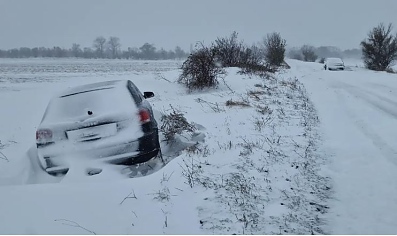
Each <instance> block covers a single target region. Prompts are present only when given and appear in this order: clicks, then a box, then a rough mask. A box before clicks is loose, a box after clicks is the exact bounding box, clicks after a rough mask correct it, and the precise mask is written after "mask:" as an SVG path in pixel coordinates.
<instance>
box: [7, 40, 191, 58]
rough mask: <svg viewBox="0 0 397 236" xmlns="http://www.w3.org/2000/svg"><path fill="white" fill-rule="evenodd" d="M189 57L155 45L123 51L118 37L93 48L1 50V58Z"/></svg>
mask: <svg viewBox="0 0 397 236" xmlns="http://www.w3.org/2000/svg"><path fill="white" fill-rule="evenodd" d="M188 56H189V53H187V52H185V51H184V50H183V49H182V48H181V47H179V46H176V47H175V49H174V50H165V49H163V48H160V49H157V48H156V47H155V45H154V44H151V43H145V44H143V45H142V46H141V47H139V48H136V47H128V48H127V50H122V49H121V43H120V39H119V38H118V37H109V39H106V38H104V37H102V36H99V37H97V38H95V40H94V41H93V44H92V47H81V46H80V44H77V43H73V45H72V47H71V48H61V47H52V48H46V47H34V48H28V47H21V48H14V49H10V50H0V58H38V57H54V58H65V57H74V58H110V59H136V60H170V59H184V58H187V57H188Z"/></svg>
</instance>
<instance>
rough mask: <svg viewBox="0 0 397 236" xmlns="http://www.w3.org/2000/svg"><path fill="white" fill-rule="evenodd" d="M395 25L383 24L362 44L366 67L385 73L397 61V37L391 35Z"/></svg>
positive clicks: (373, 30)
mask: <svg viewBox="0 0 397 236" xmlns="http://www.w3.org/2000/svg"><path fill="white" fill-rule="evenodd" d="M392 29H393V25H392V24H391V23H390V24H389V25H388V26H387V27H386V26H385V25H384V24H383V23H381V24H379V25H378V26H377V27H375V28H373V29H372V30H371V31H370V32H369V33H368V38H367V39H365V40H364V41H362V42H361V49H362V53H363V59H364V63H365V66H366V67H367V68H368V69H370V70H376V71H384V70H387V69H389V68H390V65H391V64H392V63H393V61H394V60H396V59H397V35H396V36H393V35H391V31H392Z"/></svg>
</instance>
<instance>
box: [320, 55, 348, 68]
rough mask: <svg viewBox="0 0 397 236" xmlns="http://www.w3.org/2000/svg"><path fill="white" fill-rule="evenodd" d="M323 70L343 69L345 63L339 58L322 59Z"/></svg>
mask: <svg viewBox="0 0 397 236" xmlns="http://www.w3.org/2000/svg"><path fill="white" fill-rule="evenodd" d="M324 69H325V70H344V69H345V63H344V62H343V60H342V59H340V58H326V59H325V61H324Z"/></svg>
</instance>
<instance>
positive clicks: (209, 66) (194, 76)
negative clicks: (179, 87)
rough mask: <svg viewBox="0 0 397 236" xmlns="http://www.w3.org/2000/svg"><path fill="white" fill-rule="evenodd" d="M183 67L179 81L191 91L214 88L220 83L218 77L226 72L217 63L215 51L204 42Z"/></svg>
mask: <svg viewBox="0 0 397 236" xmlns="http://www.w3.org/2000/svg"><path fill="white" fill-rule="evenodd" d="M181 69H182V74H181V75H180V76H179V78H178V82H179V83H182V84H184V85H185V86H186V87H187V88H188V89H189V91H192V90H198V89H204V88H214V87H216V86H217V85H218V84H219V81H218V77H219V76H220V75H222V74H225V73H226V72H225V70H224V69H223V68H221V67H219V65H218V64H217V63H216V59H215V51H214V50H212V49H211V48H208V47H205V46H204V45H202V44H201V45H200V48H199V49H198V50H196V51H195V52H193V53H192V54H190V55H189V57H188V58H187V59H186V61H185V62H184V63H183V64H182V68H181Z"/></svg>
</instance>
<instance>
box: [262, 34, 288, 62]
mask: <svg viewBox="0 0 397 236" xmlns="http://www.w3.org/2000/svg"><path fill="white" fill-rule="evenodd" d="M263 44H264V46H265V58H266V61H267V63H268V64H269V65H271V66H276V67H280V66H281V65H282V64H283V62H284V57H285V47H286V44H287V43H286V40H285V39H283V38H282V37H281V35H280V33H276V32H274V33H271V34H268V35H267V36H266V38H264V39H263Z"/></svg>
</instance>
